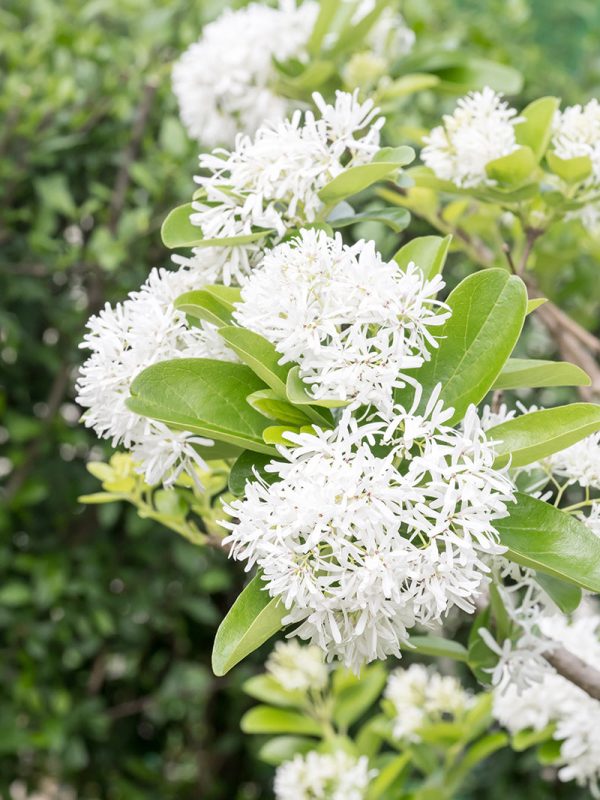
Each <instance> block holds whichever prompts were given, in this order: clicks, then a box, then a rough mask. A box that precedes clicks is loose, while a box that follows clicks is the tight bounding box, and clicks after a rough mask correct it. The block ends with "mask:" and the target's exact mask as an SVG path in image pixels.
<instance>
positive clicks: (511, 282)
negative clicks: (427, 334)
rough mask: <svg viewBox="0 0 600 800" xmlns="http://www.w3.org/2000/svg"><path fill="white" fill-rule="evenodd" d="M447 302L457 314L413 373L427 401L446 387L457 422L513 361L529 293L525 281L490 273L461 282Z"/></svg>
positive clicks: (444, 397)
mask: <svg viewBox="0 0 600 800" xmlns="http://www.w3.org/2000/svg"><path fill="white" fill-rule="evenodd" d="M447 303H448V305H449V306H450V308H451V309H452V316H451V317H450V319H449V320H448V321H447V322H446V323H445V324H444V325H443V326H442V327H441V328H440V330H439V333H438V334H437V336H438V337H439V338H438V341H439V346H438V347H437V348H436V349H435V350H433V351H432V355H431V360H430V361H428V362H426V363H425V364H424V365H423V366H422V367H421V368H420V369H419V370H418V371H415V372H414V373H413V374H414V376H415V377H416V378H417V379H418V380H419V382H420V383H421V385H422V386H423V387H424V388H425V392H424V402H425V401H426V399H427V397H428V396H429V394H430V393H431V391H432V390H433V389H434V387H435V386H436V384H438V383H441V384H442V393H441V398H442V400H443V401H444V403H445V405H447V406H452V407H453V408H454V409H455V413H454V417H453V421H454V422H457V421H458V420H460V419H462V417H463V416H464V414H465V412H466V410H467V408H468V406H469V405H470V404H471V403H474V404H478V403H479V402H480V401H481V400H482V399H483V398H484V397H485V395H486V394H487V393H488V391H489V390H490V388H491V387H492V386H493V385H494V382H495V381H496V379H497V377H498V375H499V373H500V372H501V370H502V368H503V366H504V364H505V363H506V361H507V360H508V357H509V355H510V354H511V352H512V350H513V348H514V346H515V344H516V343H517V339H518V338H519V334H520V333H521V328H522V327H523V321H524V319H525V312H526V307H527V291H526V289H525V285H524V283H523V281H522V280H521V279H520V278H517V277H515V276H514V275H509V273H508V272H506V271H504V270H502V269H486V270H483V271H481V272H476V273H474V274H473V275H470V276H469V277H468V278H465V280H463V281H462V282H461V283H459V285H458V286H457V287H456V289H454V291H453V292H451V293H450V296H449V297H448V300H447ZM407 391H408V390H402V391H401V392H400V393H399V398H400V399H402V396H403V393H406V392H407Z"/></svg>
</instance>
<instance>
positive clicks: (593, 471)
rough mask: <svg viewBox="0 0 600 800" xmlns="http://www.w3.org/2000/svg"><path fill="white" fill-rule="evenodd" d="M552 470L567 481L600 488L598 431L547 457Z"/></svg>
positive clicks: (599, 442) (599, 435)
mask: <svg viewBox="0 0 600 800" xmlns="http://www.w3.org/2000/svg"><path fill="white" fill-rule="evenodd" d="M547 463H548V464H549V466H550V468H551V469H552V472H553V473H554V474H555V475H557V476H558V477H560V478H566V479H567V482H568V483H578V484H579V485H580V486H583V487H584V488H585V487H589V488H591V489H600V433H594V434H592V435H591V436H587V437H586V438H585V439H581V441H579V442H576V443H575V444H574V445H571V447H568V448H567V449H566V450H561V451H560V452H558V453H554V454H553V455H552V456H550V457H549V458H548V459H547Z"/></svg>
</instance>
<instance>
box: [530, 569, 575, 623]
mask: <svg viewBox="0 0 600 800" xmlns="http://www.w3.org/2000/svg"><path fill="white" fill-rule="evenodd" d="M535 580H536V582H537V583H539V585H540V586H541V587H542V589H543V590H544V591H545V592H546V594H547V595H548V596H549V597H550V598H551V599H552V600H553V601H554V603H556V605H557V606H558V607H559V608H560V610H561V611H562V612H563V614H572V613H573V611H575V609H576V608H577V607H578V606H579V604H580V603H581V589H579V588H578V587H577V586H573V585H572V584H570V583H565V582H564V581H561V580H559V579H558V578H554V577H553V576H552V575H544V573H543V572H540V573H538V574H537V575H536V576H535Z"/></svg>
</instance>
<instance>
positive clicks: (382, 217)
mask: <svg viewBox="0 0 600 800" xmlns="http://www.w3.org/2000/svg"><path fill="white" fill-rule="evenodd" d="M328 222H329V224H330V225H331V227H332V228H346V227H348V225H355V224H356V223H357V222H382V223H383V224H384V225H386V226H387V227H388V228H390V229H391V230H393V231H394V233H400V232H401V231H403V230H404V229H405V228H407V227H408V226H409V224H410V212H409V211H407V210H406V209H405V208H372V209H370V210H367V211H363V212H362V213H360V214H353V215H349V216H338V217H334V218H331V217H330V218H329V219H328Z"/></svg>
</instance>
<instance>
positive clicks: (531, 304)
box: [527, 297, 548, 314]
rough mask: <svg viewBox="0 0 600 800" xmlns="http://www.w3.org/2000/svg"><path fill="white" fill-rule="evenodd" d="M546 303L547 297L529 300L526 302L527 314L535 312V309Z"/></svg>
mask: <svg viewBox="0 0 600 800" xmlns="http://www.w3.org/2000/svg"><path fill="white" fill-rule="evenodd" d="M547 302H548V298H547V297H534V298H533V299H531V300H528V301H527V313H528V314H531V312H532V311H535V310H536V308H539V307H540V306H543V305H544V303H547Z"/></svg>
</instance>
